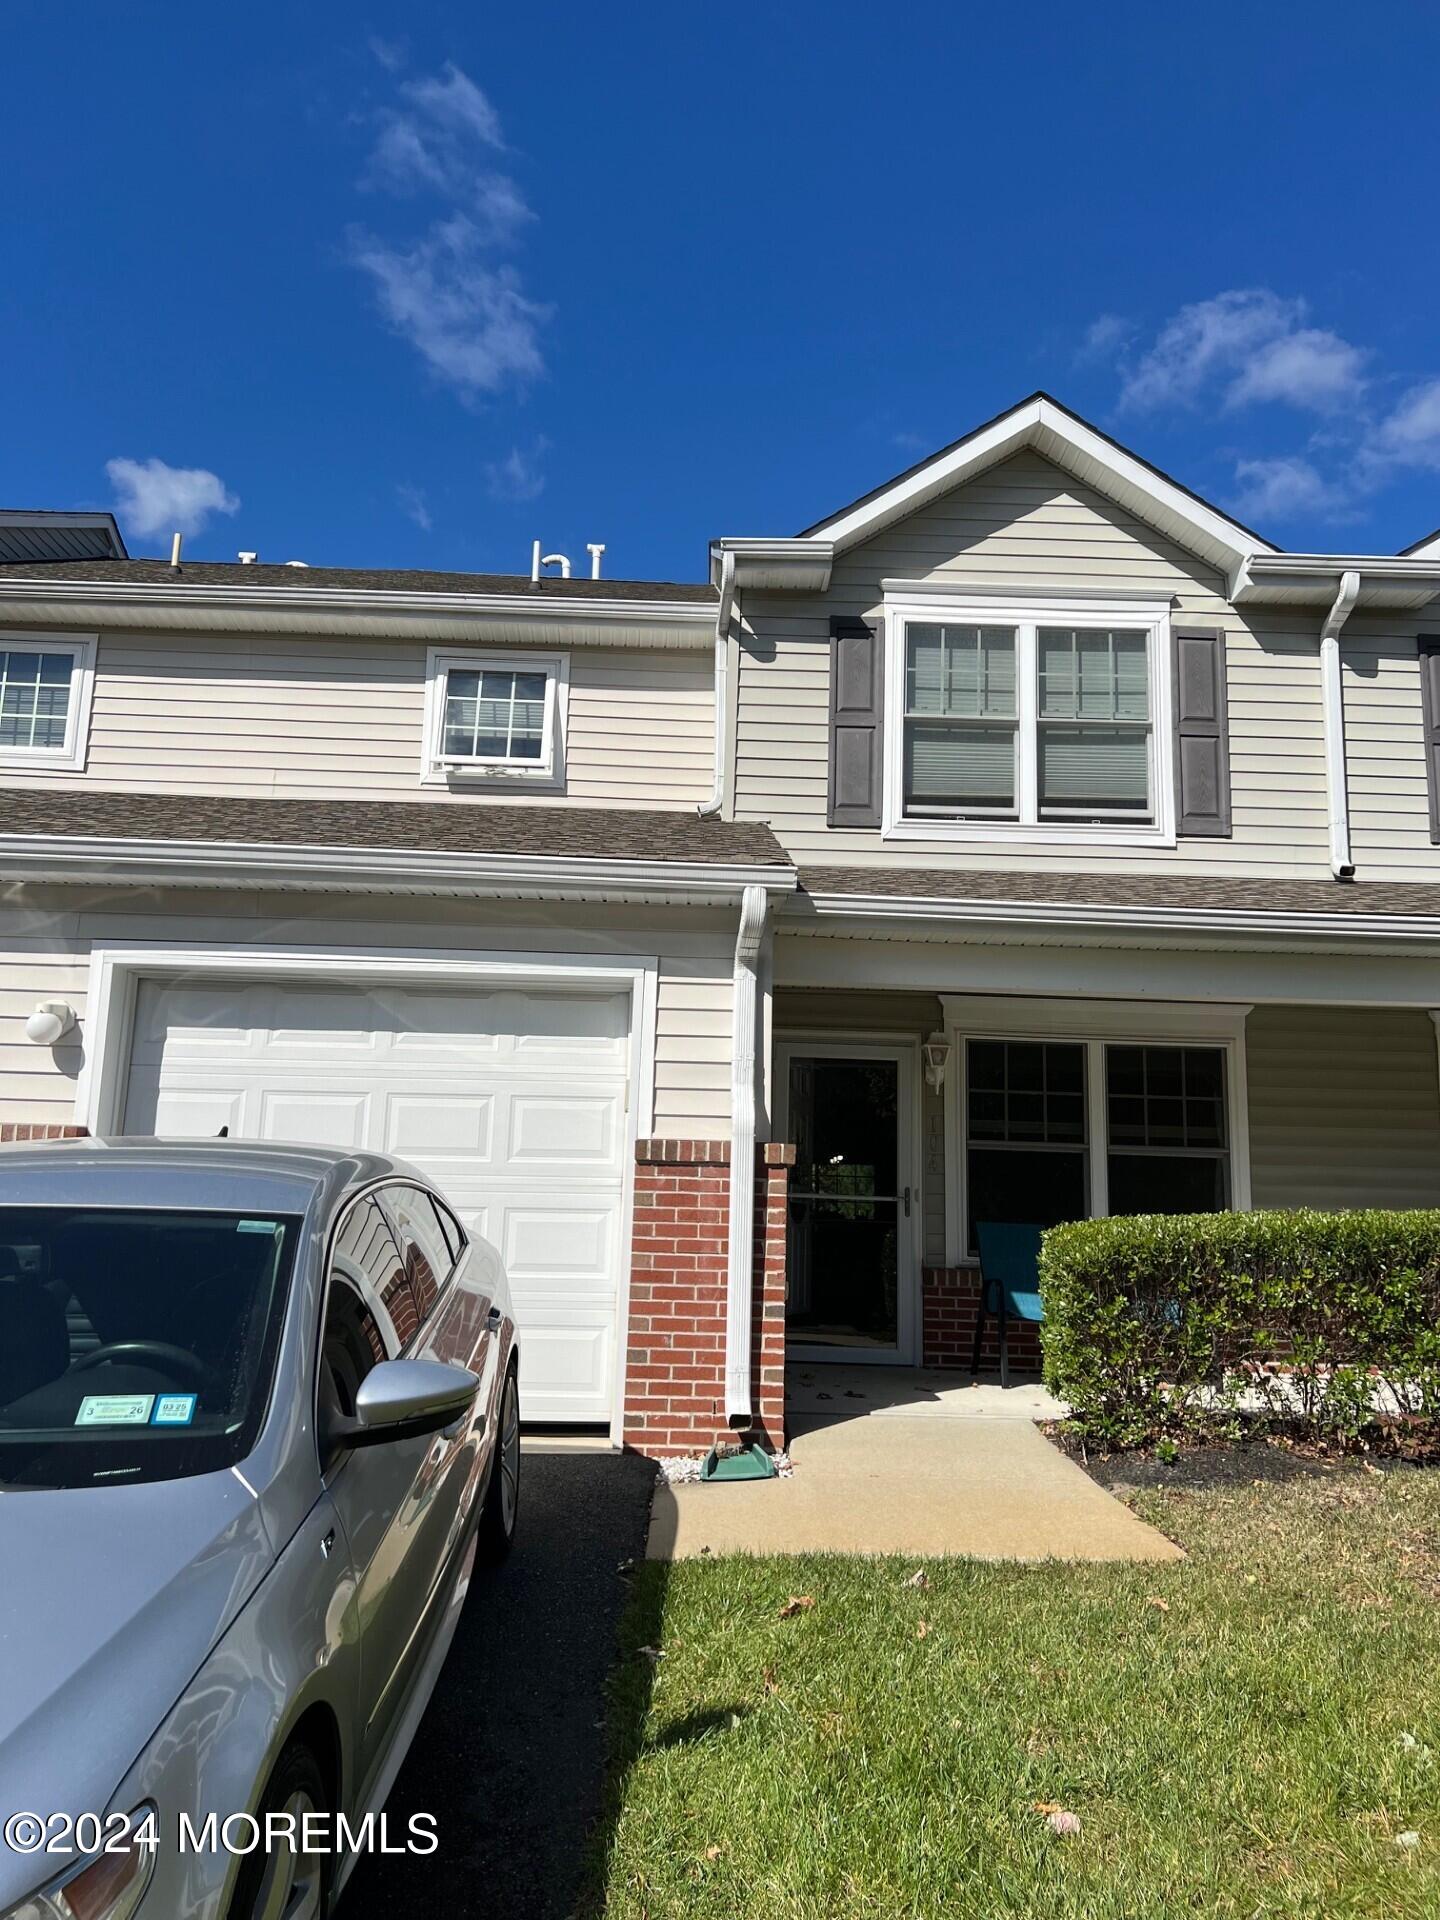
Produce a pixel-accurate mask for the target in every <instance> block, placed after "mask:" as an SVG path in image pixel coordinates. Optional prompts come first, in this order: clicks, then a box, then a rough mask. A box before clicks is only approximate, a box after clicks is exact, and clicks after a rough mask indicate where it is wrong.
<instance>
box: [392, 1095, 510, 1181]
mask: <svg viewBox="0 0 1440 1920" xmlns="http://www.w3.org/2000/svg"><path fill="white" fill-rule="evenodd" d="M494 1109H495V1103H494V1101H493V1100H492V1099H491V1098H490V1097H489V1096H488V1095H485V1094H471V1095H470V1096H469V1098H468V1099H467V1098H466V1097H464V1096H463V1095H460V1094H438V1093H437V1094H424V1093H392V1094H390V1095H388V1096H387V1098H386V1101H385V1126H384V1136H385V1151H386V1152H387V1153H397V1154H399V1155H400V1156H401V1157H402V1158H403V1159H406V1160H415V1161H419V1160H430V1161H432V1162H434V1163H435V1164H436V1165H439V1164H441V1163H442V1162H444V1161H446V1160H453V1161H456V1162H458V1163H460V1164H473V1163H474V1162H475V1161H476V1160H485V1161H488V1160H489V1159H490V1154H491V1141H492V1138H493V1133H494ZM437 1177H438V1176H437Z"/></svg>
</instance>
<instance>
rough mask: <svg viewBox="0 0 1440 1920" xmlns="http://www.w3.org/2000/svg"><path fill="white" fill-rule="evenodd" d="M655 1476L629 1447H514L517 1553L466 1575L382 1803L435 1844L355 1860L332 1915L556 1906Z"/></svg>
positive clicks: (563, 1896)
mask: <svg viewBox="0 0 1440 1920" xmlns="http://www.w3.org/2000/svg"><path fill="white" fill-rule="evenodd" d="M653 1480H654V1468H653V1467H651V1466H650V1465H648V1464H647V1463H646V1462H645V1461H643V1460H639V1459H635V1458H633V1457H631V1456H628V1455H616V1454H613V1453H605V1454H599V1453H557V1454H542V1453H529V1452H527V1453H526V1455H525V1459H524V1463H523V1467H522V1492H521V1501H522V1510H521V1520H520V1535H519V1538H518V1539H517V1541H516V1545H515V1550H514V1552H513V1553H512V1554H511V1556H510V1559H509V1560H508V1562H507V1563H506V1564H505V1565H504V1566H503V1567H501V1568H500V1569H498V1571H495V1572H486V1571H482V1572H481V1573H479V1574H478V1575H477V1577H476V1579H475V1582H474V1584H473V1585H472V1587H471V1589H470V1597H469V1599H468V1600H467V1601H466V1604H465V1612H464V1614H463V1616H462V1618H461V1621H460V1627H459V1630H458V1632H457V1633H456V1636H455V1643H454V1645H453V1646H452V1647H451V1649H450V1657H449V1659H448V1660H447V1661H446V1663H445V1669H444V1672H443V1673H442V1674H441V1676H440V1682H439V1685H438V1686H437V1687H436V1689H435V1694H434V1698H433V1699H432V1700H431V1702H430V1706H429V1709H428V1710H427V1712H426V1714H425V1718H424V1720H423V1721H422V1722H421V1724H420V1731H419V1733H418V1734H417V1736H416V1739H415V1744H414V1746H413V1747H412V1748H411V1750H410V1754H409V1757H408V1758H407V1760H406V1762H405V1765H404V1767H403V1769H402V1770H401V1773H400V1777H399V1779H398V1780H397V1781H396V1783H395V1788H394V1791H393V1792H392V1793H391V1795H390V1799H389V1801H388V1802H387V1807H386V1811H387V1812H388V1813H389V1815H390V1823H389V1824H390V1827H391V1831H392V1832H394V1831H396V1830H397V1829H399V1830H401V1831H403V1829H404V1824H405V1822H406V1820H407V1819H408V1818H409V1816H410V1815H411V1814H412V1813H430V1814H433V1815H434V1816H435V1819H436V1823H437V1830H438V1834H439V1841H440V1844H439V1849H438V1851H437V1852H435V1853H434V1854H431V1855H430V1856H429V1857H428V1858H409V1857H402V1856H391V1857H387V1858H381V1857H379V1856H376V1855H372V1856H370V1857H369V1858H367V1859H366V1860H363V1861H362V1862H361V1864H360V1866H359V1867H358V1868H357V1869H356V1872H355V1875H354V1878H353V1879H352V1880H351V1882H350V1886H349V1888H348V1889H347V1891H346V1894H345V1898H344V1900H343V1901H342V1902H341V1906H340V1914H341V1920H347V1917H348V1920H361V1917H362V1916H363V1917H364V1920H388V1917H389V1916H397V1920H398V1916H404V1917H405V1920H414V1917H415V1916H418V1915H421V1914H445V1915H447V1916H458V1915H467V1914H475V1915H482V1914H483V1915H485V1916H487V1917H488V1920H564V1916H566V1915H567V1914H568V1913H569V1911H570V1908H571V1904H572V1902H573V1900H574V1897H575V1893H576V1887H577V1883H578V1876H579V1871H580V1863H581V1859H582V1856H583V1851H584V1846H585V1841H586V1836H587V1834H588V1832H589V1830H590V1827H591V1824H592V1823H593V1821H594V1819H595V1816H596V1814H597V1812H598V1810H599V1804H600V1784H601V1770H602V1764H603V1754H604V1748H603V1733H602V1730H601V1727H600V1724H599V1723H600V1721H601V1717H602V1714H603V1708H604V1699H603V1688H604V1683H605V1677H606V1675H607V1673H608V1672H609V1669H610V1665H611V1662H612V1659H613V1656H614V1649H615V1632H616V1627H617V1625H618V1623H619V1618H620V1612H621V1609H622V1608H623V1606H624V1604H625V1599H626V1590H627V1583H626V1581H625V1580H624V1579H623V1578H622V1577H621V1575H620V1574H619V1573H618V1572H617V1569H618V1567H619V1565H620V1563H621V1562H622V1561H624V1560H632V1559H637V1558H639V1557H640V1556H641V1555H643V1553H644V1551H645V1528H646V1519H647V1515H648V1511H649V1505H650V1492H651V1487H652V1484H653Z"/></svg>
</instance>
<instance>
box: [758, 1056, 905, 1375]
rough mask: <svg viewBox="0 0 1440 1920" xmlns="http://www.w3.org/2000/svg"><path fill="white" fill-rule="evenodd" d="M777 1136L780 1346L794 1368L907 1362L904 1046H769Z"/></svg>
mask: <svg viewBox="0 0 1440 1920" xmlns="http://www.w3.org/2000/svg"><path fill="white" fill-rule="evenodd" d="M776 1066H777V1075H776V1080H777V1087H776V1092H777V1096H778V1097H777V1100H776V1109H777V1111H776V1120H777V1123H778V1128H777V1130H778V1132H779V1137H780V1138H781V1139H782V1140H793V1141H794V1143H795V1149H796V1154H795V1171H794V1175H793V1177H792V1179H791V1183H790V1218H789V1235H788V1245H787V1250H786V1276H787V1277H786V1303H785V1335H786V1347H787V1351H788V1352H789V1353H790V1355H791V1356H792V1357H793V1358H795V1359H800V1360H845V1361H860V1360H873V1361H889V1362H891V1363H892V1364H894V1363H895V1362H897V1361H898V1362H901V1363H906V1364H908V1363H911V1362H913V1360H914V1358H915V1325H916V1319H917V1313H916V1305H917V1303H916V1298H915V1292H916V1288H915V1278H916V1271H917V1268H916V1260H915V1246H916V1231H915V1229H916V1225H917V1223H918V1219H919V1194H918V1192H917V1191H916V1189H915V1188H914V1186H913V1184H912V1174H911V1162H912V1131H913V1128H912V1109H913V1086H914V1081H913V1068H914V1059H913V1055H912V1053H911V1052H910V1050H909V1049H907V1048H903V1047H893V1046H883V1045H879V1044H876V1045H869V1044H863V1043H856V1044H854V1045H852V1046H843V1045H841V1044H839V1043H833V1044H832V1043H830V1042H802V1041H795V1042H793V1043H790V1044H788V1045H784V1046H780V1047H777V1049H776Z"/></svg>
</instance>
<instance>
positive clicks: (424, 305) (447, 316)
mask: <svg viewBox="0 0 1440 1920" xmlns="http://www.w3.org/2000/svg"><path fill="white" fill-rule="evenodd" d="M484 247H485V242H484V236H483V235H482V234H481V233H480V232H479V230H478V229H477V228H476V227H475V225H474V223H473V222H472V221H470V220H469V219H467V218H466V216H465V215H464V214H459V213H457V214H453V215H451V217H450V218H449V219H448V220H442V221H439V222H437V223H436V225H435V226H433V227H432V228H431V229H430V231H429V232H428V233H427V234H426V235H425V237H424V238H423V239H421V240H418V241H416V242H415V244H414V245H413V246H410V247H394V246H391V245H389V244H388V243H387V242H386V241H383V240H380V239H377V238H376V237H375V236H373V235H367V234H357V235H354V236H352V240H351V258H352V260H353V261H354V263H355V265H356V266H357V267H359V268H361V270H362V271H363V272H365V273H367V274H368V275H369V276H370V279H371V281H372V282H373V284H374V287H375V294H376V298H377V300H378V302H379V305H380V311H381V313H382V314H383V315H384V316H385V319H386V320H387V321H388V322H389V324H390V325H391V326H392V327H393V328H394V330H395V332H396V333H398V334H399V335H400V336H401V337H402V338H403V339H406V340H408V341H409V342H410V344H411V345H412V346H413V347H414V348H415V349H416V351H417V352H418V353H419V354H420V355H421V356H422V357H423V359H424V360H425V362H426V364H427V365H428V366H429V367H430V369H431V371H432V372H433V373H435V374H436V375H437V376H438V377H439V378H440V379H442V380H444V381H446V382H447V383H448V384H449V385H451V386H453V387H454V388H455V389H456V390H457V391H458V392H459V394H460V395H461V397H462V398H463V399H467V400H474V399H476V398H478V397H479V396H480V395H481V394H487V393H496V392H498V391H499V390H500V389H501V388H503V387H506V386H509V385H512V384H514V383H516V382H522V383H523V382H524V381H526V380H530V379H534V378H535V377H536V376H537V375H539V374H540V373H542V372H543V371H544V364H545V363H544V360H543V358H542V356H541V353H540V344H539V329H540V326H541V324H542V323H543V321H544V320H545V319H546V318H547V317H548V312H549V309H548V308H546V307H544V306H542V305H540V304H539V303H538V302H536V301H534V300H531V299H529V298H527V296H526V295H525V293H524V292H523V291H522V290H521V283H520V276H519V275H518V274H517V273H516V272H515V270H514V268H513V267H509V266H504V265H495V264H494V263H492V262H491V261H490V260H489V259H487V258H486V257H485V251H484Z"/></svg>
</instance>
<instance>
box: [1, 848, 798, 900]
mask: <svg viewBox="0 0 1440 1920" xmlns="http://www.w3.org/2000/svg"><path fill="white" fill-rule="evenodd" d="M0 876H3V877H5V878H7V879H34V878H36V877H39V878H43V879H47V880H72V881H73V880H76V879H94V880H103V881H105V882H107V883H109V884H116V883H126V882H129V883H133V884H138V885H147V884H152V885H153V884H156V883H162V884H166V883H168V884H182V885H196V884H209V883H211V882H216V883H219V884H223V885H229V886H235V885H251V886H264V887H271V886H273V887H276V888H281V887H286V886H290V887H309V888H316V889H327V890H328V889H337V888H338V889H342V890H344V889H355V888H363V887H366V886H374V885H377V884H383V885H384V886H385V887H386V888H387V889H396V890H400V891H404V890H405V889H406V888H407V887H409V888H412V889H424V890H441V891H445V890H449V891H454V892H457V893H482V894H483V893H508V894H515V895H518V896H523V897H528V898H546V897H550V896H558V895H567V894H575V893H581V894H594V895H597V896H599V897H601V898H614V897H616V896H617V895H626V894H634V893H644V894H647V895H650V894H662V895H666V896H677V895H678V896H683V897H685V898H688V899H690V900H692V901H699V902H705V901H713V902H715V903H717V904H721V903H725V902H729V901H733V900H735V899H736V898H737V897H740V898H743V897H744V896H745V895H746V894H747V893H748V892H749V891H750V890H751V889H755V888H758V889H759V890H760V891H761V892H765V891H766V890H767V889H769V888H772V887H773V888H776V889H778V890H779V891H781V892H786V893H788V892H793V891H794V888H795V874H794V870H793V868H790V867H782V866H764V865H761V864H760V863H759V862H754V863H751V862H740V861H735V862H731V861H723V862H722V861H701V860H609V859H603V858H590V857H586V856H568V855H566V856H557V855H553V854H547V855H541V854H518V853H445V852H437V851H435V850H433V849H425V848H385V847H327V846H287V845H283V844H270V843H267V842H249V841H236V840H135V839H130V840H117V839H109V838H106V839H101V838H98V837H97V838H85V837H81V836H78V835H75V836H71V835H64V836H62V835H57V834H6V835H0Z"/></svg>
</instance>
